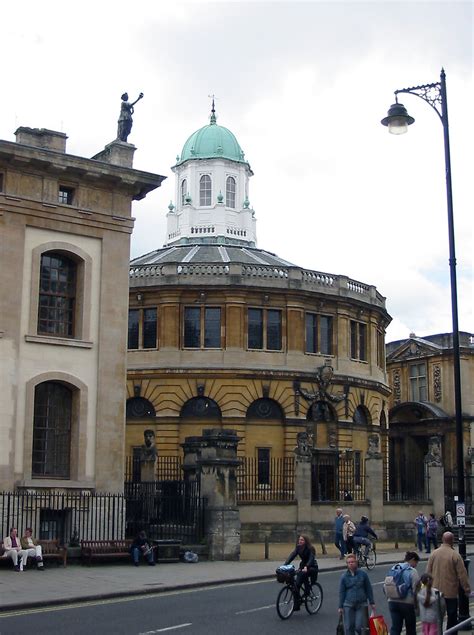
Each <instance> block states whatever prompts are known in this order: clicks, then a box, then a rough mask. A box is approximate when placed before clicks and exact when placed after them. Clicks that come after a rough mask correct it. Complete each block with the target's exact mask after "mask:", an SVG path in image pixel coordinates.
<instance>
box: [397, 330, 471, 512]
mask: <svg viewBox="0 0 474 635" xmlns="http://www.w3.org/2000/svg"><path fill="white" fill-rule="evenodd" d="M459 341H460V354H461V396H462V413H463V428H464V432H463V434H464V447H465V449H466V452H465V465H464V469H465V473H466V474H467V475H472V473H473V472H472V463H471V461H472V451H471V449H472V447H473V445H474V425H473V422H474V393H473V390H472V386H473V385H474V345H473V335H472V334H471V333H465V332H460V333H459ZM387 374H388V378H389V383H390V386H391V389H392V392H391V395H390V398H389V407H390V413H389V428H390V431H389V455H390V494H391V496H392V498H395V499H396V498H397V497H398V496H400V494H401V493H403V494H404V495H405V496H406V495H407V494H409V493H410V492H411V493H412V494H413V496H416V495H417V494H418V493H419V492H420V491H423V490H424V489H425V485H426V484H425V463H426V460H425V459H426V457H427V456H428V455H429V454H430V447H431V448H432V447H433V446H436V443H437V444H438V446H439V450H440V455H439V456H440V459H439V460H440V461H441V463H442V464H443V466H444V469H445V474H446V497H447V499H448V500H447V506H448V507H449V508H450V509H453V506H452V494H453V493H455V491H454V488H455V479H454V478H453V477H454V476H455V475H456V473H457V471H456V470H457V466H456V426H455V416H454V415H455V408H454V372H453V344H452V334H451V333H441V334H438V335H427V336H425V337H417V336H416V335H415V334H414V333H412V334H411V335H410V337H408V338H407V339H405V340H398V341H396V342H390V343H389V344H387ZM470 482H471V479H468V490H467V491H468V494H469V493H470V485H469V483H470ZM449 499H451V502H449Z"/></svg>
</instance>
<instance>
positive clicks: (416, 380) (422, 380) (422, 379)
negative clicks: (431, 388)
mask: <svg viewBox="0 0 474 635" xmlns="http://www.w3.org/2000/svg"><path fill="white" fill-rule="evenodd" d="M420 369H422V371H423V373H422V374H420V372H419V371H420ZM412 370H416V371H418V372H417V373H416V375H414V374H412ZM408 381H409V386H410V397H411V401H428V365H427V363H426V362H421V361H420V362H413V363H410V364H409V365H408ZM422 393H423V394H424V399H423V398H422Z"/></svg>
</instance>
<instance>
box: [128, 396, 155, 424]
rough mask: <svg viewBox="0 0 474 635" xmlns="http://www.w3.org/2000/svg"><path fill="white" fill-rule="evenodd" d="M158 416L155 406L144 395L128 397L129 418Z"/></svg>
mask: <svg viewBox="0 0 474 635" xmlns="http://www.w3.org/2000/svg"><path fill="white" fill-rule="evenodd" d="M154 417H156V412H155V407H154V406H153V404H152V403H151V401H148V399H144V398H143V397H131V398H130V399H127V419H143V418H147V419H152V418H154Z"/></svg>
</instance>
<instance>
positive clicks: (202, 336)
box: [181, 304, 224, 351]
mask: <svg viewBox="0 0 474 635" xmlns="http://www.w3.org/2000/svg"><path fill="white" fill-rule="evenodd" d="M191 311H192V312H193V313H195V314H196V315H197V316H198V319H197V320H196V319H194V322H195V324H196V326H195V330H196V334H195V335H194V337H195V341H196V345H191V344H190V343H189V340H188V341H187V339H186V337H187V336H186V322H187V318H186V314H187V313H188V314H189V313H190V312H191ZM217 314H218V315H219V318H218V320H214V319H213V318H212V317H211V315H217ZM222 318H223V310H222V307H221V306H220V305H214V304H205V305H201V306H198V307H197V306H191V305H185V306H184V307H183V318H182V325H183V326H182V330H181V332H182V338H183V346H182V348H184V349H186V350H215V351H217V350H222V349H223V348H224V342H223V328H222V327H223V321H222ZM213 322H216V323H217V327H215V333H216V335H213V336H212V337H216V340H213V343H215V342H216V341H217V340H218V341H219V345H218V346H211V345H209V344H208V341H209V339H210V335H209V333H210V330H212V329H211V325H212V324H213Z"/></svg>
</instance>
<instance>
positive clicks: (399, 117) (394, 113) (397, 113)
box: [380, 101, 415, 134]
mask: <svg viewBox="0 0 474 635" xmlns="http://www.w3.org/2000/svg"><path fill="white" fill-rule="evenodd" d="M414 121H415V120H414V119H413V117H410V115H409V114H408V113H407V109H406V108H405V106H404V105H403V104H399V103H398V101H397V102H396V103H395V104H392V105H391V106H390V108H389V109H388V113H387V116H386V117H385V118H384V119H382V121H381V122H380V123H381V124H382V125H384V126H387V127H388V131H389V132H390V133H391V134H404V133H405V132H406V131H407V130H408V126H411V124H412V123H413V122H414Z"/></svg>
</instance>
